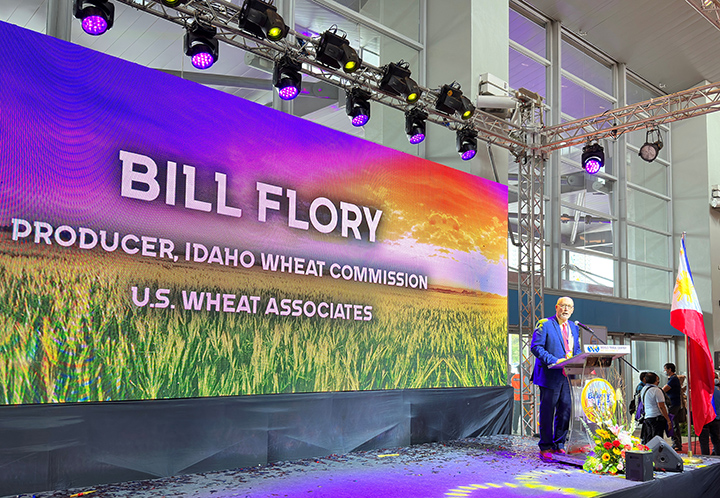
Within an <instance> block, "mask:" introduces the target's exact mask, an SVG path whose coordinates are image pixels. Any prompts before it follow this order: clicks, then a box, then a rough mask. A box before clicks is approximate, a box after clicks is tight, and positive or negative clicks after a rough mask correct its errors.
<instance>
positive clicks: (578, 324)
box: [575, 320, 594, 332]
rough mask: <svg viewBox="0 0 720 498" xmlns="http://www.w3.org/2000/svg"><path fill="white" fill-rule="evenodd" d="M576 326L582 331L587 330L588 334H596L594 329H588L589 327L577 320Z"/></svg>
mask: <svg viewBox="0 0 720 498" xmlns="http://www.w3.org/2000/svg"><path fill="white" fill-rule="evenodd" d="M575 325H577V326H578V327H580V328H582V329H585V330H587V331H588V332H594V330H593V329H591V328H590V327H588V326H587V325H583V324H582V323H580V322H578V321H577V320H575Z"/></svg>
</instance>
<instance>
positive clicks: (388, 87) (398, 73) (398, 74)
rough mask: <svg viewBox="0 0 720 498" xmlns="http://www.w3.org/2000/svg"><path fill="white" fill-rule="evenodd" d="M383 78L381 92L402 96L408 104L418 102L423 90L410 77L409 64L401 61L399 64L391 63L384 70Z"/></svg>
mask: <svg viewBox="0 0 720 498" xmlns="http://www.w3.org/2000/svg"><path fill="white" fill-rule="evenodd" d="M382 71H383V76H382V79H381V80H380V90H383V91H385V92H388V93H391V94H393V95H397V96H402V97H403V98H404V99H405V101H406V102H408V103H410V104H412V103H413V102H416V101H417V100H418V99H419V98H420V95H421V94H422V90H421V89H420V86H419V85H418V84H417V83H416V82H415V80H413V79H412V78H411V77H410V70H409V69H408V63H407V62H405V61H400V62H398V63H397V64H395V63H393V62H391V63H390V64H388V65H387V66H385V67H383V68H382Z"/></svg>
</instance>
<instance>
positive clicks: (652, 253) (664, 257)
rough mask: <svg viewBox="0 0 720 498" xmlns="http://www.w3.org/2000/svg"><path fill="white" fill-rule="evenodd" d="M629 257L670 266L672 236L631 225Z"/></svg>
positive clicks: (629, 231)
mask: <svg viewBox="0 0 720 498" xmlns="http://www.w3.org/2000/svg"><path fill="white" fill-rule="evenodd" d="M627 232H628V237H627V239H628V242H627V245H628V259H632V260H635V261H643V262H645V263H650V264H653V265H658V266H669V265H668V262H669V261H670V241H671V239H670V236H669V235H663V234H659V233H656V232H651V231H650V230H645V229H643V228H639V227H635V226H632V225H629V226H628V228H627Z"/></svg>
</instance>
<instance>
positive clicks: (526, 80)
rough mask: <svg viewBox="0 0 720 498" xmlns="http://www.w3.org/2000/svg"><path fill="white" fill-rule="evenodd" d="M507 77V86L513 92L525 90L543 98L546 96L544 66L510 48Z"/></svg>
mask: <svg viewBox="0 0 720 498" xmlns="http://www.w3.org/2000/svg"><path fill="white" fill-rule="evenodd" d="M509 75H510V77H509V82H508V84H509V85H510V87H511V88H514V89H515V90H517V89H518V88H527V89H528V90H530V91H531V92H535V93H537V94H539V95H540V96H541V97H543V98H545V97H546V96H547V87H546V83H547V82H546V79H545V65H544V64H541V63H540V62H537V61H534V60H532V59H531V58H530V57H528V56H526V55H523V54H521V53H520V52H518V51H517V50H515V49H513V48H512V47H511V48H510V72H509Z"/></svg>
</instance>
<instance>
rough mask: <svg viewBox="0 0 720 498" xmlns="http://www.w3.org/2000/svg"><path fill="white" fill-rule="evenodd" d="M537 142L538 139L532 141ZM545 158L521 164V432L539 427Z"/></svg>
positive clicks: (519, 224) (536, 157) (530, 432)
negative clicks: (535, 374) (536, 339)
mask: <svg viewBox="0 0 720 498" xmlns="http://www.w3.org/2000/svg"><path fill="white" fill-rule="evenodd" d="M529 143H534V141H532V142H529ZM544 181H545V160H544V158H543V157H542V156H537V155H533V156H532V157H528V156H525V157H524V158H522V159H521V160H520V161H519V168H518V237H519V242H520V250H519V253H520V254H519V265H518V301H519V302H518V304H519V311H520V391H521V398H520V399H521V402H522V414H521V415H522V417H521V418H522V420H521V434H522V435H532V434H534V433H535V431H536V427H537V415H536V414H537V410H536V409H535V396H534V392H533V390H532V389H531V387H530V376H531V374H532V369H533V365H534V363H535V361H534V360H535V358H534V356H533V355H532V353H531V352H530V342H531V340H532V334H533V330H534V329H535V324H536V323H537V322H538V321H539V320H540V318H542V314H543V307H544V289H545V271H544V255H543V252H544V243H545V242H544V228H543V223H544V200H543V197H544V196H543V187H544Z"/></svg>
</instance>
